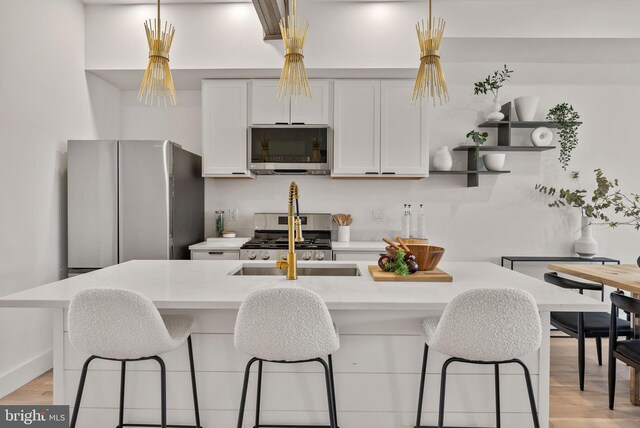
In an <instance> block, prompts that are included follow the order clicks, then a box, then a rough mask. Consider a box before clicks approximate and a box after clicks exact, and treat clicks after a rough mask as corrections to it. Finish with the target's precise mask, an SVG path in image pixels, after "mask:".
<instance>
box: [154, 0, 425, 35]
mask: <svg viewBox="0 0 640 428" xmlns="http://www.w3.org/2000/svg"><path fill="white" fill-rule="evenodd" d="M158 2H160V0H158ZM432 20H433V18H432V17H431V0H429V31H431V27H432V25H431V22H432Z"/></svg>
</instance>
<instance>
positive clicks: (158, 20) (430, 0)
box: [158, 0, 431, 37]
mask: <svg viewBox="0 0 640 428" xmlns="http://www.w3.org/2000/svg"><path fill="white" fill-rule="evenodd" d="M429 1H431V0H429ZM158 37H160V0H158Z"/></svg>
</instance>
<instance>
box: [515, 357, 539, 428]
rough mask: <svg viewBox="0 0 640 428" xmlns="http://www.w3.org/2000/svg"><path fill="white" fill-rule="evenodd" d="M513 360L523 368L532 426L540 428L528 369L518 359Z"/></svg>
mask: <svg viewBox="0 0 640 428" xmlns="http://www.w3.org/2000/svg"><path fill="white" fill-rule="evenodd" d="M514 362H516V363H518V364H520V366H522V369H523V370H524V378H525V380H526V381H527V392H528V393H529V404H530V405H531V416H532V417H533V426H534V427H535V428H540V421H539V420H538V410H537V409H536V398H535V396H534V395H533V386H532V384H531V375H530V374H529V369H528V368H527V366H526V365H525V364H524V363H523V362H522V361H520V360H514Z"/></svg>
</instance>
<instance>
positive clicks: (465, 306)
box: [415, 289, 542, 428]
mask: <svg viewBox="0 0 640 428" xmlns="http://www.w3.org/2000/svg"><path fill="white" fill-rule="evenodd" d="M422 330H423V336H424V339H425V342H426V343H425V346H424V355H423V359H422V375H421V378H420V392H419V398H418V414H417V417H416V425H415V426H416V428H420V427H421V425H420V419H421V414H422V402H423V399H424V383H425V376H426V371H427V356H428V353H429V348H432V349H434V350H436V351H437V352H439V353H441V354H445V355H449V356H451V358H449V359H448V360H446V361H445V363H444V365H443V366H442V377H441V380H440V407H439V411H438V428H443V427H444V399H445V392H446V381H447V368H448V367H449V365H450V364H451V363H457V362H460V363H469V364H492V365H493V366H494V376H495V394H496V422H497V424H496V426H497V428H500V364H511V363H515V364H519V365H520V366H522V369H523V370H524V376H525V380H526V382H527V392H528V394H529V404H530V406H531V416H532V417H533V424H534V426H535V427H536V428H539V427H540V422H539V421H538V411H537V410H536V402H535V397H534V395H533V387H532V384H531V376H530V374H529V369H528V368H527V366H526V365H525V364H524V363H523V362H522V361H521V360H520V358H522V357H524V356H525V355H527V354H530V353H532V352H534V351H536V350H537V349H539V348H540V343H541V340H542V323H541V322H540V314H539V313H538V307H537V305H536V301H535V300H534V298H533V296H532V295H531V294H529V293H527V292H526V291H522V290H517V289H477V290H470V291H466V292H464V293H462V294H460V295H459V296H457V297H455V298H454V299H453V300H452V301H451V302H450V303H449V304H448V305H447V307H446V308H445V310H444V313H443V314H442V317H434V318H427V319H425V320H423V321H422Z"/></svg>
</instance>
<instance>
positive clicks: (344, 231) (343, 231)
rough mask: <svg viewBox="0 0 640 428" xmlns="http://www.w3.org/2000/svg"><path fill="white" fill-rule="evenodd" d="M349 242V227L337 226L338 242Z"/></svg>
mask: <svg viewBox="0 0 640 428" xmlns="http://www.w3.org/2000/svg"><path fill="white" fill-rule="evenodd" d="M350 240H351V226H338V242H349V241H350Z"/></svg>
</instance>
